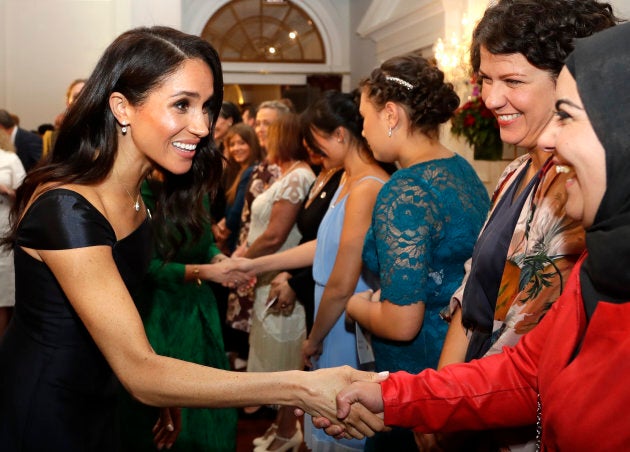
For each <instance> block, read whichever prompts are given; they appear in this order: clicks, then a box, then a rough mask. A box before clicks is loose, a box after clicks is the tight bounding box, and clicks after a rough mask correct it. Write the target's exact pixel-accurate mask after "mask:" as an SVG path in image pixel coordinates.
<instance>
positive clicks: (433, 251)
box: [363, 155, 490, 452]
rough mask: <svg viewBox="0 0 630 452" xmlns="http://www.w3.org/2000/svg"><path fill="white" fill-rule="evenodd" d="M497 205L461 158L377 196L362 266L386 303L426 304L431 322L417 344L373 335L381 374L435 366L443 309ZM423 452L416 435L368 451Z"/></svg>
mask: <svg viewBox="0 0 630 452" xmlns="http://www.w3.org/2000/svg"><path fill="white" fill-rule="evenodd" d="M489 204H490V200H489V198H488V193H487V191H486V188H485V187H484V186H483V184H482V183H481V181H480V180H479V177H477V174H476V173H475V170H474V169H473V168H472V167H471V166H470V164H469V163H468V162H467V161H466V160H465V159H463V158H462V157H460V156H459V155H455V156H453V157H450V158H446V159H438V160H431V161H428V162H423V163H419V164H417V165H414V166H411V167H409V168H404V169H400V170H398V171H396V172H395V173H394V174H393V175H392V177H391V178H390V180H389V181H388V182H387V183H386V184H385V185H384V186H383V188H382V189H381V191H380V192H379V194H378V196H377V198H376V205H375V206H374V213H373V215H372V224H371V225H370V228H369V230H368V232H367V235H366V237H365V245H364V247H363V261H364V264H365V266H366V268H367V270H369V272H368V273H372V274H373V275H377V276H378V278H376V279H377V280H378V285H379V286H380V289H381V300H387V301H389V302H391V303H394V304H396V305H400V306H407V305H411V304H414V303H424V304H425V312H424V322H423V324H422V327H421V329H420V332H419V333H418V335H417V336H416V337H415V338H414V339H412V340H410V341H406V342H403V341H393V340H387V339H382V338H379V337H377V336H372V346H373V349H374V356H375V359H376V370H377V371H379V372H380V371H383V370H389V371H398V370H404V371H407V372H410V373H414V374H415V373H418V372H420V371H421V370H423V369H426V368H428V367H431V368H435V367H437V363H438V360H439V357H440V353H441V350H442V345H443V343H444V336H445V335H446V330H447V327H448V325H447V323H446V322H445V321H444V320H442V318H441V317H440V311H441V310H442V309H443V308H444V307H445V306H448V304H449V301H450V298H451V295H452V294H453V292H455V290H456V289H457V288H458V287H459V285H460V284H461V281H462V278H463V277H464V262H466V260H467V259H468V258H470V256H471V255H472V251H473V246H474V244H475V241H476V240H477V235H478V234H479V231H480V229H481V227H482V225H483V223H484V221H485V219H486V215H487V213H488V207H489ZM390 450H410V451H411V450H417V449H416V444H415V440H414V436H413V432H412V431H411V430H406V429H401V428H393V429H392V430H391V431H389V432H381V433H377V434H376V435H375V436H373V437H371V438H368V440H367V442H366V445H365V451H368V452H373V451H390Z"/></svg>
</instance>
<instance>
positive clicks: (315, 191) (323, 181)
mask: <svg viewBox="0 0 630 452" xmlns="http://www.w3.org/2000/svg"><path fill="white" fill-rule="evenodd" d="M337 169H338V168H331V169H329V170H327V171H326V172H325V173H324V175H323V176H322V178H321V180H320V181H319V182H318V183H317V185H316V186H314V187H313V189H312V190H311V192H310V193H309V194H308V199H313V198H314V197H315V196H317V194H318V193H319V191H320V190H321V189H322V187H323V186H324V184H326V182H328V180H329V179H330V177H331V176H332V175H333V174H334V173H335V172H336V171H337Z"/></svg>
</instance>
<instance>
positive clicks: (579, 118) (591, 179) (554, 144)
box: [539, 68, 606, 227]
mask: <svg viewBox="0 0 630 452" xmlns="http://www.w3.org/2000/svg"><path fill="white" fill-rule="evenodd" d="M556 98H557V101H556V109H557V112H556V117H555V118H554V119H553V121H551V122H550V123H549V126H548V127H547V128H546V129H545V131H544V132H543V134H542V135H541V137H540V140H539V145H540V146H541V147H542V148H544V149H546V150H553V152H554V154H555V160H556V163H557V164H558V166H559V168H560V170H559V171H562V172H566V173H568V175H569V177H568V179H567V182H566V188H567V196H568V199H567V203H566V212H567V215H569V216H570V217H571V218H574V219H576V220H579V221H581V222H582V225H583V226H584V227H589V226H591V225H592V224H593V221H594V219H595V215H596V214H597V210H598V209H599V205H600V204H601V202H602V198H603V197H604V193H605V192H606V153H605V151H604V147H603V146H602V144H601V142H600V141H599V139H598V138H597V135H596V134H595V131H594V130H593V127H592V126H591V123H590V121H589V118H588V116H587V114H586V111H585V110H584V106H583V104H582V100H581V99H580V95H579V93H578V89H577V85H576V83H575V80H574V79H573V76H572V75H571V73H570V72H569V71H568V70H567V69H566V68H564V69H562V72H560V76H559V77H558V86H557V89H556Z"/></svg>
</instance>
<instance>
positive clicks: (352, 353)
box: [304, 176, 385, 452]
mask: <svg viewBox="0 0 630 452" xmlns="http://www.w3.org/2000/svg"><path fill="white" fill-rule="evenodd" d="M365 179H373V180H376V181H379V182H381V183H384V182H385V181H383V180H381V179H379V178H377V177H374V176H367V177H365V178H363V179H360V180H359V181H358V182H360V181H362V180H365ZM342 188H343V186H340V187H339V188H338V189H337V191H336V193H335V195H334V197H333V199H332V201H331V203H330V206H329V207H328V211H327V212H326V215H325V216H324V218H323V220H322V222H321V223H320V225H319V229H318V231H317V248H316V250H315V258H314V260H313V279H314V280H315V316H316V317H317V311H318V310H319V305H320V302H321V300H322V294H323V293H324V287H325V286H326V284H327V283H328V278H329V277H330V274H331V273H332V269H333V266H334V265H335V260H336V258H337V252H338V250H339V242H340V240H341V230H342V228H343V221H344V217H345V214H346V201H347V199H348V195H346V196H344V197H343V198H342V199H339V200H338V197H339V193H340V191H341V189H342ZM369 288H370V287H369V286H368V284H367V283H366V281H365V280H364V279H363V277H360V278H359V281H358V282H357V286H356V288H355V293H356V292H362V291H365V290H368V289H369ZM313 361H314V367H313V369H325V368H329V367H337V366H343V365H348V366H351V367H354V368H355V369H358V368H359V362H358V358H357V349H356V337H355V334H354V330H353V331H348V330H346V326H345V316H343V315H342V316H341V317H339V319H337V322H336V323H335V325H334V326H333V328H332V329H331V330H330V332H329V333H328V335H326V337H325V338H324V342H323V352H322V354H321V356H320V357H319V360H317V361H315V360H313ZM304 426H305V433H306V434H305V440H306V444H307V445H308V447H309V449H311V450H313V451H314V452H328V451H352V450H361V451H362V450H363V448H364V445H365V440H356V439H353V440H335V439H334V438H332V437H330V436H328V435H326V433H324V431H323V430H318V429H315V428H313V427H312V423H311V420H310V418H309V419H306V420H305V422H304ZM309 433H310V434H309Z"/></svg>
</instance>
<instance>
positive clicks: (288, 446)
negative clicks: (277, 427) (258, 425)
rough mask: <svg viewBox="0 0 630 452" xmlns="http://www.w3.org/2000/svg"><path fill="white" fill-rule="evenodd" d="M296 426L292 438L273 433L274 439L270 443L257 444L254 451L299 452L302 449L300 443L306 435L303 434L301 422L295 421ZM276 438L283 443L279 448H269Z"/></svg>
mask: <svg viewBox="0 0 630 452" xmlns="http://www.w3.org/2000/svg"><path fill="white" fill-rule="evenodd" d="M295 428H296V430H295V433H294V434H293V436H292V437H291V438H285V437H283V436H278V434H277V433H276V434H275V435H273V437H272V440H271V441H270V442H269V443H268V444H265V445H260V446H257V447H256V448H255V449H254V452H285V451H287V450H292V452H298V450H299V449H300V445H301V444H302V441H303V440H304V435H303V434H302V427H301V426H300V423H299V422H296V423H295ZM276 439H277V440H278V441H281V442H282V443H283V444H282V445H281V446H280V447H278V448H277V449H269V446H271V445H272V444H273V442H274V440H276Z"/></svg>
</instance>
